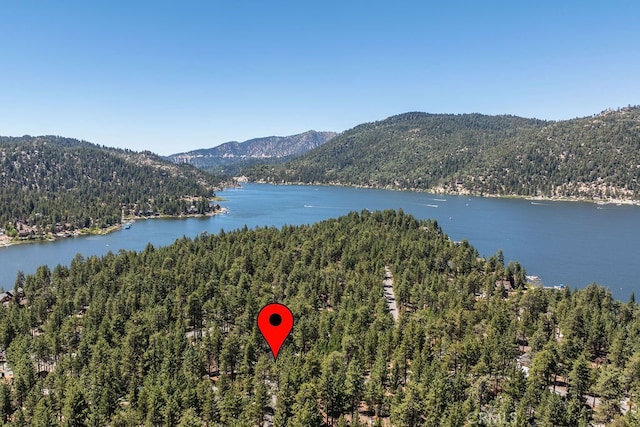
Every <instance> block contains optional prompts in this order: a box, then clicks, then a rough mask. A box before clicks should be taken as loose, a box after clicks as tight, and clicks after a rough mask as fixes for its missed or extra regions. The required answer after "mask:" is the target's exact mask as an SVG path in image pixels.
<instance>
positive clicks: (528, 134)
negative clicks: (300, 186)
mask: <svg viewBox="0 0 640 427" xmlns="http://www.w3.org/2000/svg"><path fill="white" fill-rule="evenodd" d="M246 175H247V176H248V177H249V178H250V179H252V180H256V181H267V182H275V183H284V182H288V183H323V184H334V185H352V186H364V187H375V188H392V189H411V190H425V191H430V192H438V193H454V194H477V195H495V196H526V197H542V198H579V199H590V200H612V199H614V200H615V199H618V200H638V199H640V184H639V181H640V107H631V106H629V107H626V108H620V109H617V110H606V111H603V112H601V113H599V114H595V115H593V116H588V117H582V118H576V119H571V120H562V121H546V120H538V119H527V118H521V117H516V116H510V115H503V116H489V115H482V114H427V113H420V112H413V113H405V114H400V115H397V116H393V117H389V118H387V119H385V120H381V121H377V122H372V123H365V124H362V125H359V126H356V127H354V128H353V129H350V130H347V131H345V132H343V133H341V134H340V135H338V136H336V137H335V138H333V139H332V140H331V141H329V142H328V143H326V144H324V145H322V146H321V147H318V148H316V149H314V150H312V151H310V152H309V153H307V154H305V155H303V156H301V157H298V158H296V159H293V160H291V161H289V162H287V163H286V164H283V165H279V166H269V167H265V166H255V167H253V168H252V169H250V170H249V171H247V172H246Z"/></svg>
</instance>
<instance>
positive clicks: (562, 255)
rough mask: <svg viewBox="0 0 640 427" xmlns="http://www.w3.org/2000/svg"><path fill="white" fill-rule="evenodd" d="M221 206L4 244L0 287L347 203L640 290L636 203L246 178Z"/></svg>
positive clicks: (338, 211) (549, 281) (529, 266)
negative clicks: (85, 259) (110, 255)
mask: <svg viewBox="0 0 640 427" xmlns="http://www.w3.org/2000/svg"><path fill="white" fill-rule="evenodd" d="M219 195H220V196H222V197H223V198H225V199H226V201H225V202H222V203H221V204H222V205H223V206H224V207H226V208H228V209H229V212H228V213H227V214H222V215H217V216H214V217H205V218H188V219H152V220H141V221H137V222H136V223H135V224H133V226H132V227H131V229H129V230H120V231H117V232H114V233H111V234H108V235H105V236H86V237H77V238H69V239H62V240H58V241H56V242H45V243H34V244H24V245H14V246H10V247H3V248H0V287H2V288H4V289H13V283H14V281H15V277H16V273H17V272H18V271H19V270H22V271H24V272H25V273H33V272H35V270H36V268H37V266H38V265H42V264H47V265H49V266H50V267H52V268H53V267H55V266H56V265H57V264H66V265H68V264H69V262H70V261H71V259H72V258H73V257H74V256H75V255H76V254H77V253H81V254H83V255H84V256H91V255H104V254H106V253H107V252H109V251H112V252H117V251H118V250H120V249H126V250H131V249H133V250H142V249H144V247H145V246H146V245H147V243H148V242H151V243H152V244H153V245H155V246H163V245H168V244H171V243H172V242H173V241H175V240H176V239H177V238H180V237H182V236H189V237H193V236H196V235H198V234H200V233H202V232H208V233H211V234H212V233H218V232H219V231H220V230H221V229H224V230H225V231H230V230H234V229H237V228H241V227H242V226H244V225H247V226H249V227H250V228H253V227H255V226H264V225H267V226H277V227H280V226H282V225H284V224H310V223H314V222H317V221H321V220H323V219H326V218H330V217H337V216H340V215H344V214H346V213H348V212H350V211H352V210H357V211H361V210H363V209H369V210H378V209H399V208H402V209H403V210H404V211H405V212H407V213H411V214H412V215H414V216H416V217H418V218H435V219H436V220H437V221H438V223H439V224H440V225H441V226H442V228H443V230H444V232H445V233H447V234H448V235H449V237H450V238H451V239H452V240H455V241H459V240H462V239H467V240H468V241H469V242H470V243H471V244H472V245H473V246H475V247H476V248H477V249H478V251H479V252H480V254H481V255H485V256H490V255H492V254H494V253H495V252H496V251H497V250H498V249H502V250H503V251H504V256H505V260H506V261H507V262H508V261H509V260H517V261H519V262H520V263H521V264H522V265H523V266H524V267H525V269H526V270H527V274H529V275H536V276H539V277H540V279H541V280H542V281H543V282H544V284H545V285H550V286H552V285H558V284H566V285H569V286H571V287H579V288H582V287H584V286H586V285H588V284H590V283H593V282H596V283H599V284H601V285H604V286H607V287H609V288H610V289H611V291H612V292H613V294H614V296H615V297H616V298H618V299H621V300H624V301H626V300H628V298H629V296H630V294H631V292H636V293H638V294H639V295H640V279H639V278H638V267H637V265H638V254H639V250H638V248H639V244H638V242H639V241H640V207H637V206H612V205H596V204H593V203H581V202H539V201H535V202H532V201H529V200H524V199H497V198H482V197H468V196H449V195H433V194H427V193H417V192H399V191H386V190H372V189H357V188H346V187H325V186H274V185H267V184H246V185H245V186H244V187H243V188H239V189H228V190H225V191H223V192H220V193H219Z"/></svg>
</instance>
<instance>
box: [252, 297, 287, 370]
mask: <svg viewBox="0 0 640 427" xmlns="http://www.w3.org/2000/svg"><path fill="white" fill-rule="evenodd" d="M291 328H293V313H291V310H289V308H288V307H287V306H286V305H282V304H278V303H273V304H268V305H265V306H264V307H262V310H260V313H258V329H260V332H261V333H262V336H263V337H264V339H265V341H267V344H269V348H271V352H272V353H273V358H274V360H275V359H276V358H277V357H278V352H279V351H280V347H282V344H283V343H284V340H286V339H287V337H288V336H289V332H291Z"/></svg>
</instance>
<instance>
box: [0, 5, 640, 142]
mask: <svg viewBox="0 0 640 427" xmlns="http://www.w3.org/2000/svg"><path fill="white" fill-rule="evenodd" d="M639 18H640V2H638V1H637V0H633V1H631V0H630V1H618V0H610V1H598V2H595V1H588V0H587V1H579V2H578V1H558V0H554V1H546V0H537V1H535V2H534V1H529V2H521V1H513V0H510V1H484V2H482V1H465V2H461V1H448V2H446V1H442V2H440V1H439V2H432V1H426V0H422V1H402V0H395V1H376V0H368V1H355V0H354V1H350V0H341V1H333V0H323V1H301V0H297V1H278V0H272V1H265V0H260V1H245V0H237V1H228V0H227V1H214V0H211V1H182V2H180V1H137V0H136V1H126V2H124V1H103V2H97V1H86V0H83V1H60V2H56V1H5V2H3V3H2V5H0V19H1V21H0V22H1V24H0V29H1V30H0V135H12V136H19V135H24V134H30V135H42V134H57V135H63V136H69V137H75V138H80V139H86V140H88V141H91V142H94V143H97V144H103V145H108V146H116V147H122V148H125V147H126V148H131V149H134V150H143V149H149V150H151V151H154V152H157V153H160V154H170V153H174V152H178V151H186V150H190V149H195V148H206V147H211V146H214V145H217V144H219V143H222V142H226V141H230V140H238V141H243V140H246V139H250V138H253V137H260V136H268V135H290V134H294V133H299V132H303V131H306V130H309V129H315V130H335V131H343V130H346V129H349V128H351V127H353V126H355V125H357V124H359V123H362V122H369V121H374V120H380V119H383V118H386V117H388V116H391V115H394V114H399V113H403V112H406V111H426V112H432V113H470V112H479V113H485V114H516V115H520V116H525V117H537V118H544V119H556V120H559V119H567V118H573V117H579V116H587V115H590V114H594V113H598V112H600V111H602V110H604V109H606V108H616V107H624V106H626V105H628V104H632V105H635V104H640V24H639V21H638V19H639Z"/></svg>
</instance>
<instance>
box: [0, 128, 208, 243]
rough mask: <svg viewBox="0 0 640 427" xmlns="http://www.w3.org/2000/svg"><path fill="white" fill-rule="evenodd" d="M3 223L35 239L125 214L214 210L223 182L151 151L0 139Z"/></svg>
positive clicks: (104, 224) (112, 220) (13, 231)
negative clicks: (214, 197) (211, 201)
mask: <svg viewBox="0 0 640 427" xmlns="http://www.w3.org/2000/svg"><path fill="white" fill-rule="evenodd" d="M0 169H1V170H2V173H1V174H0V228H4V229H5V232H6V234H7V235H9V236H11V237H16V236H24V237H25V238H37V237H43V236H46V235H49V236H51V235H50V234H49V233H53V234H56V233H64V232H69V231H73V230H78V229H87V228H97V229H103V228H107V227H109V226H112V225H115V224H120V222H121V219H122V216H123V215H124V216H127V217H129V216H149V215H160V214H162V215H180V214H188V213H194V210H193V209H191V206H195V212H199V213H207V212H210V211H211V208H210V206H209V203H208V201H209V199H210V198H211V197H212V193H213V191H214V189H215V188H216V185H217V184H218V183H217V182H216V181H214V180H213V178H212V177H211V176H209V175H207V174H206V173H204V172H201V171H199V170H197V169H195V168H193V167H191V166H187V165H173V164H171V163H170V162H167V161H165V160H163V159H161V158H160V157H158V156H156V155H154V154H152V153H149V152H144V153H136V152H132V151H128V150H116V149H108V148H103V147H99V146H96V145H93V144H90V143H88V142H86V141H78V140H75V139H70V138H61V137H56V136H41V137H30V136H26V137H20V138H8V137H2V138H0Z"/></svg>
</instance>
